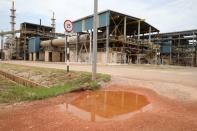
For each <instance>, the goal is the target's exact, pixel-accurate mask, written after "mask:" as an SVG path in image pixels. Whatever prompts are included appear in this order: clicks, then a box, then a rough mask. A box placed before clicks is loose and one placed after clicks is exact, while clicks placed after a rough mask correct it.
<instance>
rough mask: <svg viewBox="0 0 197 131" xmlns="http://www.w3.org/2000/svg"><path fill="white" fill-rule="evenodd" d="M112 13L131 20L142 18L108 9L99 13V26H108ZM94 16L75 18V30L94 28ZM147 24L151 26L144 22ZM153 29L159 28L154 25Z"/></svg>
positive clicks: (81, 30)
mask: <svg viewBox="0 0 197 131" xmlns="http://www.w3.org/2000/svg"><path fill="white" fill-rule="evenodd" d="M111 14H117V15H121V16H126V17H127V19H131V20H136V21H137V20H141V19H140V18H137V17H133V16H130V15H126V14H122V13H119V12H116V11H112V10H106V11H102V12H100V13H98V16H99V17H98V22H99V23H98V27H99V28H101V27H106V26H109V25H110V15H111ZM93 17H94V15H89V16H86V17H83V18H81V19H78V20H75V21H73V26H74V32H83V31H87V30H91V29H93V23H94V22H93ZM144 23H145V24H147V25H149V26H151V25H150V24H148V23H146V22H144ZM151 27H153V26H151ZM153 29H155V30H156V31H159V30H157V29H156V28H155V27H153Z"/></svg>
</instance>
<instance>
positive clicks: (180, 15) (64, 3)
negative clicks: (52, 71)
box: [0, 0, 197, 32]
mask: <svg viewBox="0 0 197 131" xmlns="http://www.w3.org/2000/svg"><path fill="white" fill-rule="evenodd" d="M11 1H12V0H0V30H10V24H9V22H10V18H9V16H10V11H9V9H10V8H11ZM98 1H99V11H103V10H106V9H112V10H114V11H118V12H121V13H125V14H128V15H131V16H135V17H138V18H142V19H146V21H147V22H148V23H150V24H151V25H153V26H155V27H156V28H158V29H159V30H160V31H161V32H172V31H181V30H189V29H197V0H98ZM93 2H94V0H15V3H16V9H17V12H16V15H17V17H16V23H17V24H16V27H17V29H19V27H20V23H22V22H32V23H36V24H39V19H40V18H41V19H42V24H44V25H47V26H50V25H51V17H52V10H53V11H55V15H56V16H55V17H56V19H57V21H56V27H57V32H63V30H64V29H63V22H64V20H65V19H71V20H76V19H78V18H81V17H84V16H87V15H90V14H92V13H93Z"/></svg>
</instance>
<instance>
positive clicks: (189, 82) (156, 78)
mask: <svg viewBox="0 0 197 131" xmlns="http://www.w3.org/2000/svg"><path fill="white" fill-rule="evenodd" d="M4 63H11V64H19V65H26V66H34V67H47V68H56V69H66V66H65V64H64V63H46V62H30V61H4ZM70 68H71V70H75V71H88V72H91V65H84V64H71V66H70ZM97 69H98V72H99V73H105V74H110V75H112V78H113V82H115V83H122V84H133V85H134V84H135V86H136V85H137V86H145V87H149V88H151V89H154V90H155V91H158V93H160V94H164V93H166V94H165V95H167V96H168V95H169V97H171V98H174V97H176V98H179V97H180V95H183V99H186V98H185V97H192V98H193V99H194V98H195V100H197V68H191V67H173V66H150V65H127V66H122V65H116V66H101V65H99V66H98V68H97ZM167 88H168V90H166V89H167ZM177 93H179V94H178V95H177V96H176V94H177ZM181 98H182V97H181Z"/></svg>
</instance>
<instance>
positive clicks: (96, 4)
mask: <svg viewBox="0 0 197 131" xmlns="http://www.w3.org/2000/svg"><path fill="white" fill-rule="evenodd" d="M97 17H98V0H94V32H93V59H92V80H93V81H94V80H96V66H97V28H98V27H97V22H98V21H97V20H98V18H97Z"/></svg>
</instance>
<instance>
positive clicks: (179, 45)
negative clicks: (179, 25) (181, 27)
mask: <svg viewBox="0 0 197 131" xmlns="http://www.w3.org/2000/svg"><path fill="white" fill-rule="evenodd" d="M152 41H153V42H154V43H157V44H159V45H160V46H161V49H160V52H161V56H160V57H161V61H162V64H170V65H180V66H197V30H188V31H180V32H170V33H162V34H159V36H158V37H157V38H156V39H152Z"/></svg>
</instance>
